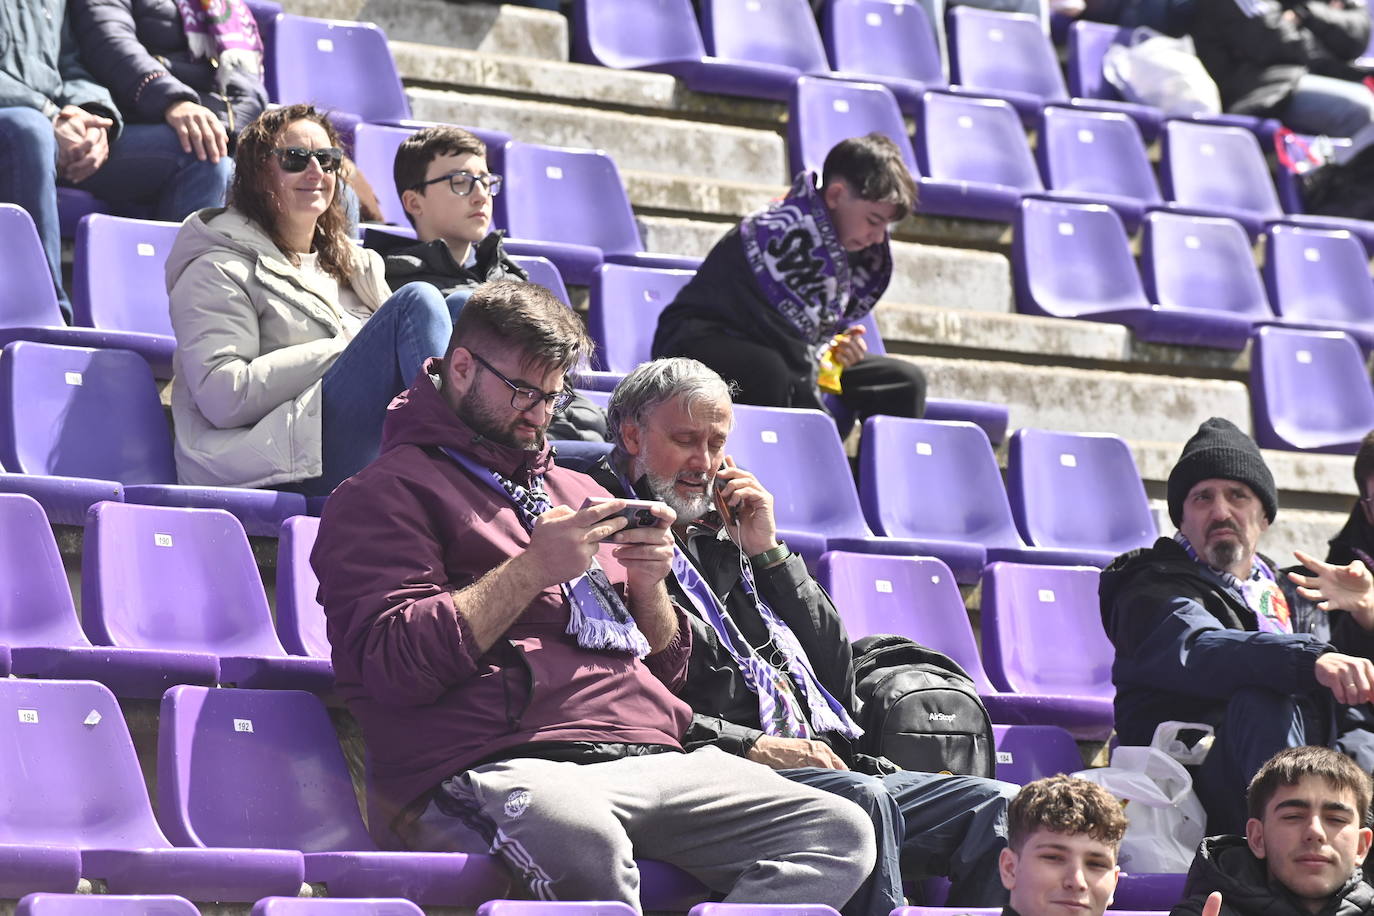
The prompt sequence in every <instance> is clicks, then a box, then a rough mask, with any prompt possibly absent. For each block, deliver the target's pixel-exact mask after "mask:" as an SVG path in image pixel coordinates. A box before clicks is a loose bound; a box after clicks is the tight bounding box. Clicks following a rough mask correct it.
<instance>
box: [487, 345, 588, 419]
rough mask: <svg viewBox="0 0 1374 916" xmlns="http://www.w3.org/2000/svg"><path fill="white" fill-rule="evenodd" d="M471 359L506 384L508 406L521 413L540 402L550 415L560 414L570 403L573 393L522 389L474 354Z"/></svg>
mask: <svg viewBox="0 0 1374 916" xmlns="http://www.w3.org/2000/svg"><path fill="white" fill-rule="evenodd" d="M468 352H469V353H472V351H471V350H468ZM472 358H473V359H475V360H477V361H478V362H479V363H481V364H482V366H483V367H485V368H486V369H487V371H489V372H490V373H491V374H492V375H494V376H496V377H497V378H499V379H500V380H501V381H503V382H505V383H506V387H508V388H509V389H510V391H511V394H510V406H511V407H513V408H515V409H516V410H518V411H521V412H522V413H523V412H524V411H526V410H529V409H530V408H531V407H533V406H534V405H535V404H538V403H539V402H540V401H543V402H544V406H545V407H547V408H548V409H549V411H550V412H551V413H562V412H563V409H564V408H565V407H567V406H568V404H570V403H572V399H573V393H572V392H571V391H555V392H553V393H552V394H545V393H544V392H543V391H541V390H539V389H538V388H526V387H522V386H520V385H517V384H515V382H512V381H511V380H510V379H508V378H506V377H505V376H504V375H503V374H502V373H501V370H500V369H497V368H496V367H495V366H493V365H492V364H491V363H489V362H487V361H486V360H485V359H483V358H482V357H480V356H478V355H477V354H476V353H472Z"/></svg>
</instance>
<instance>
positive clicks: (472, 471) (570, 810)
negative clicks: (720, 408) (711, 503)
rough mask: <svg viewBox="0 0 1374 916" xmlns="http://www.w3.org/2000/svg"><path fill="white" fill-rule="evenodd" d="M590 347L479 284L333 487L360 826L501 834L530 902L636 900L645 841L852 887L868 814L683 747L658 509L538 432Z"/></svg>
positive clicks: (755, 881)
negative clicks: (365, 795) (358, 737)
mask: <svg viewBox="0 0 1374 916" xmlns="http://www.w3.org/2000/svg"><path fill="white" fill-rule="evenodd" d="M590 349H591V342H590V340H589V338H588V337H587V335H586V332H585V330H584V329H583V328H582V325H581V323H580V322H579V320H578V318H577V316H576V315H575V314H573V312H572V311H571V310H570V309H568V308H567V307H566V306H564V305H563V304H562V303H560V302H559V301H558V300H557V299H556V298H555V297H554V296H553V294H552V293H550V292H549V291H548V290H546V289H544V288H543V287H541V286H537V285H535V284H531V283H520V282H516V281H511V280H498V281H493V282H489V283H486V284H483V285H482V286H479V287H478V288H477V289H476V291H474V292H473V294H472V297H471V298H470V299H469V300H468V301H467V303H466V305H465V306H464V307H463V309H462V311H461V312H460V313H459V315H458V318H457V320H456V322H455V324H454V328H453V337H452V340H451V341H450V344H449V348H448V351H447V353H446V354H445V356H444V357H443V358H435V359H431V360H429V361H428V362H427V363H426V365H425V366H424V368H423V370H422V371H421V372H420V373H419V375H418V376H417V377H416V379H415V383H414V385H413V386H412V387H411V388H410V389H409V390H408V391H406V392H405V393H404V394H403V395H402V396H401V397H399V398H398V399H397V400H396V402H395V403H393V405H392V408H391V409H390V410H389V411H388V415H387V422H386V433H385V441H384V444H383V447H382V454H381V456H380V457H379V458H378V459H377V460H376V461H375V462H373V463H372V464H371V465H370V466H368V467H367V468H365V469H364V470H363V471H361V472H360V473H358V474H357V475H355V476H354V477H353V478H351V479H350V480H348V481H346V482H345V483H344V484H343V485H341V486H340V487H339V488H338V489H337V490H336V491H335V492H334V495H333V496H331V497H330V499H329V502H328V503H327V504H326V506H325V510H324V515H323V517H322V518H321V521H320V531H319V537H318V539H317V541H316V544H315V549H314V553H313V554H312V557H311V562H312V564H313V566H314V568H315V572H316V573H317V574H318V575H319V579H320V598H321V601H322V603H323V604H324V609H325V614H326V617H327V619H328V629H329V641H330V643H331V645H332V646H333V653H334V654H333V659H334V672H335V688H336V689H337V690H338V692H339V693H340V695H341V696H342V697H343V698H344V700H345V701H346V702H347V704H348V706H349V708H350V710H352V712H353V714H354V716H355V717H356V718H357V720H358V722H359V724H360V726H361V728H362V733H363V740H364V742H365V744H366V746H367V749H368V755H369V760H370V766H369V770H368V791H369V808H370V809H371V811H372V816H371V817H370V819H369V822H370V826H371V828H372V830H373V833H374V835H375V836H377V837H378V839H379V841H380V842H383V843H388V842H389V837H388V834H390V833H391V832H392V831H393V830H394V831H395V832H396V833H397V834H398V836H399V840H400V843H401V844H402V845H403V846H405V847H406V848H410V849H424V850H433V851H463V852H468V851H487V850H489V851H491V852H492V853H494V854H496V855H499V856H500V857H501V858H502V860H503V861H504V862H505V863H506V864H507V865H508V866H509V868H510V869H511V871H512V872H513V873H514V875H515V877H516V878H517V880H519V881H520V882H521V883H522V884H524V886H525V887H526V888H527V889H528V891H529V892H530V893H531V894H532V895H533V896H535V897H537V898H538V899H544V900H616V901H621V902H623V903H626V904H629V905H630V906H632V907H635V908H636V910H638V908H639V905H640V903H639V871H638V868H637V867H636V865H635V863H634V859H635V858H650V859H659V860H662V861H666V862H669V863H672V864H674V865H677V866H678V867H680V868H682V869H684V870H685V871H687V872H689V873H690V874H692V875H694V876H695V877H696V878H698V879H699V880H701V881H702V882H703V883H704V884H706V885H707V886H708V887H709V888H711V890H712V891H714V892H716V893H719V894H722V895H724V897H725V899H726V900H727V901H731V902H738V903H826V904H829V905H831V906H841V905H843V904H844V902H845V901H846V900H848V899H849V897H850V895H851V894H852V893H853V892H854V891H855V889H856V888H858V886H859V884H860V883H861V882H862V880H863V878H864V876H865V875H866V874H867V873H868V871H869V869H870V868H871V867H872V865H873V838H872V830H871V829H870V828H869V826H868V821H867V819H866V818H865V817H864V815H863V812H862V811H860V810H859V809H858V808H857V807H856V806H854V805H852V804H850V803H849V802H847V801H844V800H843V799H839V798H836V797H835V796H833V795H829V794H827V793H825V792H821V791H819V790H816V789H811V788H808V787H806V786H801V785H798V784H796V783H794V782H790V781H788V780H786V779H783V778H781V777H780V776H778V775H776V774H775V773H773V772H772V771H771V770H769V769H768V768H766V767H762V766H759V765H757V764H754V763H750V762H748V761H745V760H740V759H739V758H736V757H731V756H730V755H728V754H725V753H722V752H720V751H719V750H717V749H715V748H704V749H701V750H697V751H693V752H691V753H684V751H683V740H684V737H685V734H686V730H687V726H688V724H689V723H690V721H691V710H690V709H689V708H688V707H687V705H686V704H685V703H684V702H683V701H682V700H680V699H678V698H677V696H676V695H675V691H676V690H677V689H678V688H679V687H680V686H681V684H682V679H683V676H684V674H685V672H686V668H687V659H688V656H689V654H690V652H691V648H692V631H691V630H690V628H689V627H688V626H687V624H686V622H685V620H684V618H683V614H682V611H681V610H680V609H679V608H678V607H677V606H675V605H674V604H673V602H672V601H671V600H670V599H669V596H668V592H667V589H666V587H665V586H664V579H665V577H666V576H667V575H668V573H669V570H670V561H671V557H672V548H671V536H670V534H669V529H668V527H667V526H668V525H669V524H671V523H672V521H673V519H674V516H673V513H672V510H671V509H669V508H668V507H667V506H664V505H661V504H660V505H658V506H656V507H654V509H653V512H654V514H655V515H656V516H657V517H658V518H659V519H660V520H661V522H660V524H659V525H655V526H650V527H638V528H633V529H626V527H625V525H626V523H625V519H624V517H623V516H622V515H621V514H620V512H621V510H622V509H624V508H625V504H624V502H623V501H622V500H617V499H609V494H608V493H607V492H606V491H605V490H604V489H602V488H601V487H600V486H598V485H597V484H596V483H595V482H594V481H593V480H592V479H591V478H589V477H587V476H585V475H583V474H579V473H577V472H574V471H570V470H566V469H564V468H560V467H558V466H557V464H555V462H554V456H553V454H552V451H551V448H550V446H549V443H548V441H547V437H546V432H547V429H548V425H549V422H550V420H551V419H552V418H553V416H554V415H555V414H556V413H557V412H558V411H559V410H560V409H561V408H562V407H564V406H566V403H567V399H568V396H569V394H570V392H569V390H568V388H567V373H568V372H569V371H571V370H573V369H574V368H575V367H576V366H578V365H579V364H581V363H582V362H583V360H585V358H586V357H587V355H588V354H589V352H590ZM592 497H601V498H606V502H604V503H602V504H599V505H598V504H591V505H587V504H586V501H587V500H588V499H589V498H592Z"/></svg>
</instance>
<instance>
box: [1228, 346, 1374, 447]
mask: <svg viewBox="0 0 1374 916" xmlns="http://www.w3.org/2000/svg"><path fill="white" fill-rule="evenodd" d="M1250 410H1251V415H1252V417H1253V425H1254V430H1255V441H1256V442H1258V443H1259V444H1260V445H1261V446H1262V447H1264V448H1280V449H1289V450H1294V451H1312V452H1333V453H1336V454H1343V455H1353V454H1355V453H1356V452H1357V451H1359V448H1360V442H1361V441H1362V440H1363V439H1364V437H1365V435H1366V434H1367V433H1368V432H1369V430H1371V429H1374V388H1371V386H1370V380H1369V368H1368V366H1367V364H1366V362H1365V354H1364V353H1363V352H1362V351H1361V349H1360V347H1359V346H1357V345H1356V343H1355V341H1354V340H1353V339H1352V338H1351V337H1350V336H1348V335H1346V334H1343V333H1340V332H1338V331H1301V330H1291V329H1288V328H1277V327H1265V328H1260V329H1259V330H1258V331H1256V332H1255V336H1254V343H1253V346H1252V348H1251V351H1250Z"/></svg>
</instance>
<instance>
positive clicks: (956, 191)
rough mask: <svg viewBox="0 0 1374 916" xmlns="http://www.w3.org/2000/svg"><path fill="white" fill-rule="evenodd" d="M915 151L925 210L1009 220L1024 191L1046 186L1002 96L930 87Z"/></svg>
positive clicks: (1024, 137) (922, 205) (922, 206)
mask: <svg viewBox="0 0 1374 916" xmlns="http://www.w3.org/2000/svg"><path fill="white" fill-rule="evenodd" d="M965 8H966V7H958V8H957V9H965ZM1027 18H1031V17H1027ZM916 155H917V159H918V161H919V162H920V166H921V172H922V174H924V175H925V176H926V177H924V178H922V179H921V180H920V186H921V192H920V202H919V204H918V205H917V209H918V210H920V211H921V212H923V213H939V214H944V215H948V216H962V217H967V218H970V219H985V220H998V221H1002V222H1009V221H1011V220H1012V219H1013V218H1014V217H1015V215H1016V206H1017V204H1018V203H1019V202H1020V200H1021V196H1022V195H1023V194H1034V193H1038V192H1040V191H1042V190H1044V185H1043V184H1041V181H1040V172H1039V171H1038V170H1037V169H1036V167H1035V159H1034V158H1033V157H1032V156H1031V151H1030V146H1029V144H1027V142H1026V135H1025V133H1024V131H1023V130H1022V128H1021V123H1020V121H1018V120H1017V117H1016V113H1015V112H1014V111H1013V110H1012V108H1011V106H1010V105H1009V104H1008V103H1007V102H1005V101H1003V100H1001V99H989V98H979V97H976V96H961V95H957V94H954V93H949V92H927V93H926V95H925V105H924V106H923V112H922V115H921V120H920V125H919V127H918V129H917V131H916Z"/></svg>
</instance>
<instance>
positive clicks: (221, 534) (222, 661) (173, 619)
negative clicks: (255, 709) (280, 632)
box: [0, 493, 334, 697]
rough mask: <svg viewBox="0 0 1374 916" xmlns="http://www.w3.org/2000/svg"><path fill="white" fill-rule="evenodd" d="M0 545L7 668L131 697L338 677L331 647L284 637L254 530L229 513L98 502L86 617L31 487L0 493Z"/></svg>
mask: <svg viewBox="0 0 1374 916" xmlns="http://www.w3.org/2000/svg"><path fill="white" fill-rule="evenodd" d="M0 548H3V549H0V579H3V581H5V582H6V583H7V589H6V591H5V592H4V593H3V594H0V645H3V646H5V648H6V649H7V650H8V655H9V657H10V665H9V668H10V671H9V673H10V674H14V675H17V676H19V677H31V678H49V679H52V678H56V679H64V678H86V679H91V680H95V681H99V682H101V683H103V684H105V685H106V686H108V687H109V688H110V689H111V690H113V691H115V692H116V693H117V694H119V695H120V696H130V697H158V696H161V695H162V692H163V691H164V690H166V689H167V688H168V687H169V686H171V685H173V684H203V685H210V684H215V683H223V684H237V685H239V686H242V687H262V688H272V689H276V688H295V689H305V690H314V691H326V690H329V689H330V688H331V687H332V686H333V680H334V676H333V668H332V666H331V665H330V663H329V660H328V658H327V657H326V658H301V657H297V656H292V655H288V653H287V652H286V650H285V649H284V648H283V647H282V644H281V642H280V640H279V639H278V637H277V635H276V633H275V632H274V630H273V624H272V616H271V611H270V609H269V607H268V603H267V595H266V593H265V591H264V589H263V585H262V580H261V578H260V577H259V575H258V570H257V564H256V562H255V561H254V559H253V552H252V549H251V548H250V547H249V544H248V539H247V537H246V536H245V535H244V533H243V528H242V526H241V525H239V523H238V521H237V520H236V519H235V518H234V517H233V516H232V515H229V514H228V513H227V512H223V511H220V510H216V509H169V508H163V507H156V506H137V505H128V504H124V503H116V502H102V503H98V504H97V505H95V506H94V507H93V508H92V509H91V512H90V519H89V521H88V523H87V527H86V535H85V540H84V545H83V557H82V564H81V597H82V602H81V603H82V613H81V617H80V620H79V621H78V617H77V612H76V607H75V604H74V602H73V600H72V593H71V589H70V586H69V585H68V582H67V577H66V573H65V571H64V570H63V566H62V560H61V557H60V556H59V554H58V550H57V544H56V542H55V540H54V539H53V535H52V529H51V528H50V527H49V522H48V519H47V517H46V516H45V515H44V513H43V510H42V508H41V507H40V506H39V505H38V503H37V502H36V501H35V500H34V499H33V498H31V497H29V496H25V495H23V494H19V493H0Z"/></svg>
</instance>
